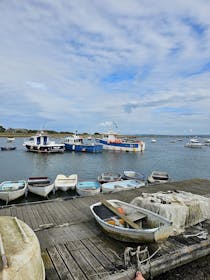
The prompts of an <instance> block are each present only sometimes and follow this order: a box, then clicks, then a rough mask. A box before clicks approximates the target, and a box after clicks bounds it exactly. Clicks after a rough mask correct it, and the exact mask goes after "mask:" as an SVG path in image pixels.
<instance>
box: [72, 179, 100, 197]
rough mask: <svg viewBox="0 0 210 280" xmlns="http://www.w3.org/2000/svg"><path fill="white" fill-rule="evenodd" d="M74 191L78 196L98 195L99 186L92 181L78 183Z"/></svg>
mask: <svg viewBox="0 0 210 280" xmlns="http://www.w3.org/2000/svg"><path fill="white" fill-rule="evenodd" d="M76 191H77V193H78V194H79V195H80V196H92V195H96V194H98V193H100V191H101V184H100V183H99V182H94V181H85V182H79V183H78V184H77V185H76Z"/></svg>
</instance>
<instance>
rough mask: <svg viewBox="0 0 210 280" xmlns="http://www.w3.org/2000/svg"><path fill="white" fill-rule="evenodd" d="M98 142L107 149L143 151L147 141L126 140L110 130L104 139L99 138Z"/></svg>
mask: <svg viewBox="0 0 210 280" xmlns="http://www.w3.org/2000/svg"><path fill="white" fill-rule="evenodd" d="M96 142H98V143H99V144H101V145H103V149H105V150H113V151H124V152H143V151H144V150H145V143H144V142H143V141H131V140H130V141H127V140H126V141H125V140H123V139H120V138H117V137H116V136H115V133H113V132H109V133H108V134H107V135H105V136H104V137H103V138H102V139H101V138H97V139H96Z"/></svg>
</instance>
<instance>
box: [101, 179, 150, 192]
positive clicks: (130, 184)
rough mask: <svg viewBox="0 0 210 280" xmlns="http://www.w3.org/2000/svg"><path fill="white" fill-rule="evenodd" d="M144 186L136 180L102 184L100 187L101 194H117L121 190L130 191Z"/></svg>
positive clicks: (143, 183)
mask: <svg viewBox="0 0 210 280" xmlns="http://www.w3.org/2000/svg"><path fill="white" fill-rule="evenodd" d="M144 186H145V182H143V181H137V180H124V181H115V182H110V183H104V184H102V185H101V189H102V192H103V193H111V192H119V191H122V190H132V189H137V188H141V187H144Z"/></svg>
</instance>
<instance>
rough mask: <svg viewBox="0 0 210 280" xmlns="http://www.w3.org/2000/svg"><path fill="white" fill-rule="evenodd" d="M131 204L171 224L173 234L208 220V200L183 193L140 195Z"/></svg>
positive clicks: (209, 201)
mask: <svg viewBox="0 0 210 280" xmlns="http://www.w3.org/2000/svg"><path fill="white" fill-rule="evenodd" d="M131 203H132V204H134V205H136V206H139V207H142V208H146V209H148V210H151V211H153V212H155V213H157V214H159V215H161V216H163V217H165V218H167V219H169V220H170V221H172V222H173V227H174V234H176V233H180V232H182V231H184V229H185V228H186V227H189V226H192V225H196V224H198V223H200V222H202V221H204V220H207V219H210V199H209V198H207V197H204V196H201V195H196V194H192V193H190V192H184V191H167V192H157V193H142V195H141V196H139V197H136V198H134V199H133V200H132V201H131Z"/></svg>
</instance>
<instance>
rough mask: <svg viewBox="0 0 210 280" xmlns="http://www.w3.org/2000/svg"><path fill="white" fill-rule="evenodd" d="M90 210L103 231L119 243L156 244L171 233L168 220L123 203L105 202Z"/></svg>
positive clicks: (95, 205) (93, 206)
mask: <svg viewBox="0 0 210 280" xmlns="http://www.w3.org/2000/svg"><path fill="white" fill-rule="evenodd" d="M90 210H91V212H92V214H93V216H94V217H95V219H96V221H97V222H98V224H99V225H100V226H101V227H102V229H103V231H105V232H106V233H107V234H108V235H109V236H111V237H112V238H115V239H117V240H120V241H125V242H137V243H147V242H154V241H156V242H157V241H160V240H163V239H166V238H167V237H168V236H169V235H170V234H171V233H172V223H171V221H169V220H168V219H166V218H164V217H162V216H160V215H158V214H156V213H154V212H152V211H150V210H147V209H144V208H140V207H138V206H135V205H132V204H129V203H126V202H123V201H119V200H107V201H106V200H105V201H102V202H98V203H95V204H93V205H91V206H90Z"/></svg>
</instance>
